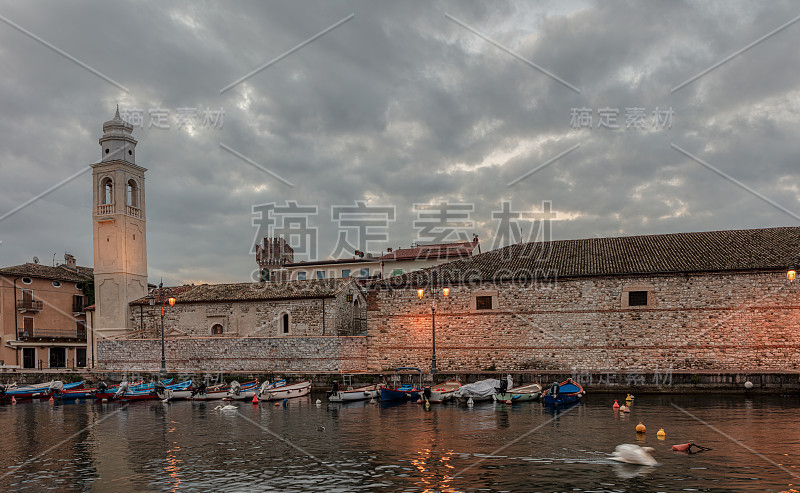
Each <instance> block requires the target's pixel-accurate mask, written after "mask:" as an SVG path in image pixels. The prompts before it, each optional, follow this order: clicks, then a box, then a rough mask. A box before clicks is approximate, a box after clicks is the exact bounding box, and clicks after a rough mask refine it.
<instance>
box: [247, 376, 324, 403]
mask: <svg viewBox="0 0 800 493" xmlns="http://www.w3.org/2000/svg"><path fill="white" fill-rule="evenodd" d="M309 392H311V380H304V381H302V382H298V383H294V384H292V385H283V386H281V387H277V388H272V389H270V388H266V389H265V388H262V389H261V390H259V391H258V400H260V401H281V400H283V399H292V398H294V397H302V396H304V395H308V394H309Z"/></svg>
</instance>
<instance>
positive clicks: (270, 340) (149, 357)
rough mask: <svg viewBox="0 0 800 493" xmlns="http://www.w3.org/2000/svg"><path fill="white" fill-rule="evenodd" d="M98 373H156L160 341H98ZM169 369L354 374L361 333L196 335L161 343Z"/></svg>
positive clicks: (361, 364) (360, 356) (362, 359)
mask: <svg viewBox="0 0 800 493" xmlns="http://www.w3.org/2000/svg"><path fill="white" fill-rule="evenodd" d="M97 345H98V355H99V356H98V361H97V369H98V370H100V371H158V369H159V368H161V339H139V340H119V341H114V340H102V341H98V343H97ZM165 355H166V361H167V369H168V371H170V372H193V371H214V372H216V371H220V372H232V371H237V372H238V371H246V372H256V373H258V372H358V371H364V369H365V367H366V338H365V337H321V336H320V337H250V338H240V337H236V338H233V337H195V338H181V339H176V338H173V339H167V340H166V341H165Z"/></svg>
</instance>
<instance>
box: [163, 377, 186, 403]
mask: <svg viewBox="0 0 800 493" xmlns="http://www.w3.org/2000/svg"><path fill="white" fill-rule="evenodd" d="M191 386H192V381H191V380H187V381H185V382H181V383H176V384H174V385H163V384H159V383H157V384H156V386H155V388H154V389H153V390H154V391H155V393H156V396H158V398H159V399H161V400H162V401H177V400H182V399H188V398H189V397H190V396H191V395H192V389H191V388H190V387H191Z"/></svg>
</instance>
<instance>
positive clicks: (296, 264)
mask: <svg viewBox="0 0 800 493" xmlns="http://www.w3.org/2000/svg"><path fill="white" fill-rule="evenodd" d="M379 260H380V257H372V258H353V259H336V260H312V261H310V262H294V263H291V264H284V267H304V266H308V267H314V266H317V265H335V264H354V263H367V262H378V261H379Z"/></svg>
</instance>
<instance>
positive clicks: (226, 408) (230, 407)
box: [214, 404, 239, 411]
mask: <svg viewBox="0 0 800 493" xmlns="http://www.w3.org/2000/svg"><path fill="white" fill-rule="evenodd" d="M237 409H239V408H238V407H236V406H234V405H233V404H226V405H224V406H217V407H215V408H214V410H215V411H217V410H219V411H236V410H237Z"/></svg>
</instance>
